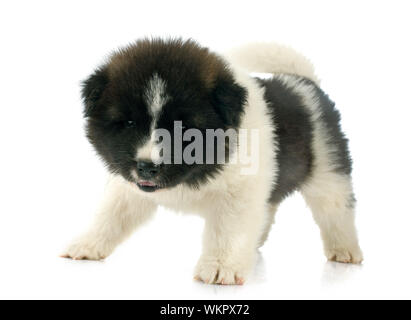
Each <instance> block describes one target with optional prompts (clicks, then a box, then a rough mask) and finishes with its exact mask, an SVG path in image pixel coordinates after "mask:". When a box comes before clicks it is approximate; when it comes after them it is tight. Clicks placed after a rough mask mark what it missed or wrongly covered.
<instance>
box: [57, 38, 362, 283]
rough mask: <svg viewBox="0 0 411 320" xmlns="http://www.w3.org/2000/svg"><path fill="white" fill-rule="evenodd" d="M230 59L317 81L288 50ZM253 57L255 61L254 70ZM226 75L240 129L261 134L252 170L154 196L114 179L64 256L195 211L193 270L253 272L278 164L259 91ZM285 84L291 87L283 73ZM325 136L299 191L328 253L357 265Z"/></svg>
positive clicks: (211, 275)
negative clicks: (244, 95)
mask: <svg viewBox="0 0 411 320" xmlns="http://www.w3.org/2000/svg"><path fill="white" fill-rule="evenodd" d="M260 49H264V50H260ZM244 50H245V51H244ZM262 51H264V52H262ZM231 58H232V59H233V60H231V62H237V63H239V65H240V67H249V68H250V69H249V70H247V71H257V72H273V73H276V72H285V73H296V74H299V75H304V76H306V77H308V78H311V79H313V80H316V81H317V78H316V77H315V75H314V71H313V68H312V65H311V64H310V63H309V62H308V61H307V60H305V58H302V57H301V56H300V55H298V54H296V53H295V52H294V51H293V50H291V49H288V48H287V49H286V48H283V47H279V46H274V45H271V46H263V45H253V46H249V47H246V49H243V51H241V50H240V51H237V54H234V55H231ZM254 60H258V61H257V63H256V64H254V65H253V64H252V63H251V62H252V61H254ZM232 70H233V72H234V74H235V78H236V79H237V82H238V83H239V84H240V85H241V86H243V87H245V88H246V89H247V91H248V99H247V104H246V106H245V114H244V116H243V118H242V123H241V126H240V127H241V128H243V129H248V130H250V129H259V133H260V134H259V137H260V139H259V144H260V145H259V152H260V154H259V164H258V168H259V170H258V172H257V173H256V174H255V175H242V174H241V170H242V164H241V163H235V164H229V165H226V167H225V169H224V170H223V172H222V173H221V174H220V175H218V176H217V177H215V178H214V179H212V180H210V181H209V182H208V183H207V184H204V185H202V186H201V188H200V189H199V190H194V189H190V188H187V187H185V186H182V185H178V186H176V187H174V188H172V189H164V190H158V191H156V192H153V193H145V192H143V191H140V190H139V189H138V188H137V187H136V186H134V185H132V184H131V183H129V182H127V181H125V180H124V179H123V178H121V177H120V176H114V177H112V178H111V180H110V182H109V184H108V188H107V197H106V199H105V201H104V202H103V205H102V206H101V208H100V210H99V212H98V215H97V219H96V221H95V223H94V225H93V226H92V228H91V230H90V231H89V232H88V233H87V234H86V235H85V236H83V237H81V238H80V239H79V240H78V241H76V242H74V244H73V245H72V246H70V247H69V249H68V250H67V251H66V253H65V254H64V256H67V257H72V258H75V259H79V258H87V259H101V258H105V257H107V256H108V255H109V254H110V253H111V252H112V251H113V249H114V248H115V246H116V245H118V244H119V243H120V242H121V241H122V240H123V239H124V238H126V236H127V235H129V234H130V233H131V232H132V231H133V230H134V229H135V227H137V226H139V225H140V224H141V223H143V222H144V221H146V220H147V219H148V218H149V217H150V216H151V215H152V213H153V212H154V211H155V208H156V207H157V205H162V206H166V207H168V208H171V209H174V210H175V211H178V212H187V213H197V214H199V215H201V216H202V217H204V219H205V221H206V223H205V230H204V236H203V239H204V240H203V253H202V255H201V257H200V259H199V262H198V264H197V267H196V269H195V277H196V278H197V279H200V280H202V281H204V282H206V283H221V284H242V283H243V282H244V280H245V279H246V277H247V274H248V273H249V272H250V270H251V269H252V267H253V264H254V261H255V256H256V249H257V247H258V246H259V245H260V244H261V242H263V240H264V239H265V238H266V237H267V235H268V231H269V226H270V225H271V222H272V221H273V219H274V212H275V208H273V207H271V206H270V205H269V204H268V199H269V196H270V192H271V190H272V186H273V181H274V182H275V181H276V177H277V170H278V166H277V163H276V161H275V152H276V143H275V141H276V139H275V136H274V131H275V128H273V124H272V121H271V119H270V116H269V115H268V112H267V105H266V103H265V101H264V99H263V95H264V91H263V89H261V88H260V87H259V86H258V85H257V84H256V83H255V81H254V80H253V79H252V78H250V77H249V76H248V74H247V73H246V72H244V71H242V70H239V69H238V68H236V67H234V66H233V65H232ZM154 82H155V83H156V84H155V85H153V87H156V88H158V87H159V86H158V85H159V84H161V81H160V82H159V81H157V80H156V81H154ZM284 82H287V83H289V84H290V86H292V85H293V84H292V83H290V82H288V79H287V78H286V76H284ZM160 87H161V85H160ZM296 90H298V91H299V93H301V94H302V95H304V96H307V100H306V105H307V107H309V108H311V110H312V111H313V117H314V118H315V117H318V114H317V113H316V112H317V109H316V101H315V100H314V99H311V98H312V96H310V88H309V87H304V88H297V89H296ZM149 91H150V94H149V95H148V96H150V97H153V95H152V92H158V90H157V91H156V90H154V91H153V90H151V89H150V90H149ZM159 96H161V95H159ZM157 98H158V96H157V95H156V94H154V98H153V99H152V101H154V102H156V103H154V105H155V106H156V107H154V108H153V111H155V112H158V108H157V107H158V106H159V104H158V103H157V102H158V99H157ZM314 118H313V121H316V119H314ZM317 122H318V121H317ZM326 139H327V138H326V136H325V133H324V131H323V130H322V128H321V124H319V125H318V127H316V128H315V143H314V146H315V153H316V155H315V158H316V159H317V160H316V164H315V165H316V168H315V172H314V174H313V178H312V180H311V181H310V182H309V183H307V185H306V186H304V190H303V194H304V196H305V198H306V200H307V203H308V204H309V205H310V207H311V208H312V210H313V212H314V218H315V220H316V221H317V223H318V224H319V226H320V228H321V233H322V235H323V239H324V243H325V249H326V254H327V256H328V257H329V258H335V259H336V260H338V261H344V262H348V261H351V262H359V261H360V260H361V254H360V251H359V247H358V244H357V240H356V234H355V229H354V227H353V213H352V211H350V210H349V209H348V208H347V206H345V201H346V200H347V197H348V195H351V193H350V192H351V184H350V181H349V179H348V177H343V176H340V175H335V174H332V173H331V171H330V169H331V165H332V161H331V160H332V159H331V152H330V151H332V150H329V149H327V145H326V144H325V141H326ZM239 143H240V144H241V143H247V142H241V141H240V142H239ZM240 147H241V145H240V146H239V148H240ZM147 150H148V149H147ZM147 150H146V151H147ZM237 151H238V150H237ZM145 153H146V152H144V154H145ZM141 154H142V153H141ZM250 186H252V187H250Z"/></svg>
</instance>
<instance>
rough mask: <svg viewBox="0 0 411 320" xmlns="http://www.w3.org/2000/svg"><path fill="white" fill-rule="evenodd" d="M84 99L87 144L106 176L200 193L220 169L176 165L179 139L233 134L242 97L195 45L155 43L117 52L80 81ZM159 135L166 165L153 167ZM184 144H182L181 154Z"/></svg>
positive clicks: (218, 62)
mask: <svg viewBox="0 0 411 320" xmlns="http://www.w3.org/2000/svg"><path fill="white" fill-rule="evenodd" d="M82 97H83V101H84V105H85V108H84V114H85V117H86V119H87V125H86V131H87V137H88V139H89V140H90V142H91V143H92V144H93V146H94V147H95V149H96V150H97V152H98V153H99V155H100V156H101V157H102V159H103V160H104V162H105V163H106V164H107V166H108V168H109V170H110V171H112V172H113V173H117V174H121V175H122V176H123V177H124V178H125V179H127V180H129V181H131V182H134V183H136V184H137V185H138V186H139V187H140V189H142V190H144V191H156V190H158V189H161V188H171V187H173V186H176V185H178V184H181V183H184V184H187V185H189V186H191V187H198V186H199V185H200V184H201V183H204V182H205V181H207V179H208V178H210V177H213V176H214V175H215V174H216V173H218V172H219V170H221V168H222V166H221V165H220V164H217V163H215V162H214V163H209V161H205V160H204V161H203V163H200V164H199V163H190V164H188V163H185V161H181V159H180V160H179V161H176V158H175V152H174V150H176V148H177V147H176V143H177V141H181V137H180V139H178V138H179V137H177V135H181V134H183V135H184V132H185V131H187V130H189V129H198V131H200V132H202V133H204V136H205V132H206V130H207V129H214V130H216V129H223V130H227V129H229V128H232V129H237V128H238V126H239V124H240V121H241V116H242V113H243V108H244V104H245V100H246V91H245V89H244V88H242V87H241V86H239V85H238V84H237V83H236V82H235V80H234V78H233V75H232V73H231V71H230V70H229V69H228V67H227V66H226V64H225V62H224V61H223V60H222V59H220V58H219V57H218V56H216V55H215V54H213V53H211V52H209V51H208V50H207V49H205V48H202V47H200V46H199V45H197V44H196V43H195V42H193V41H182V40H160V39H156V40H141V41H137V42H136V43H135V44H133V45H130V46H128V47H126V48H124V49H121V50H119V51H117V52H115V53H114V54H113V55H112V56H111V57H110V58H109V60H108V62H107V63H106V64H104V65H102V66H101V67H99V68H98V69H97V70H96V71H95V72H94V73H93V74H92V75H91V76H90V77H89V78H88V79H87V80H85V81H84V83H83V90H82ZM176 124H177V126H178V125H179V126H180V128H177V130H176ZM158 129H164V130H167V131H168V132H169V133H170V138H171V139H170V141H169V142H170V143H171V144H170V147H169V149H163V150H162V151H161V153H164V152H166V153H169V155H170V159H171V163H156V162H155V161H153V158H152V157H153V154H155V152H153V149H155V148H156V147H157V146H158V143H159V142H160V141H159V140H158V139H156V137H155V135H154V134H153V132H156V131H157V130H158ZM189 143H190V141H183V143H182V147H183V149H184V147H185V146H186V145H187V144H189ZM223 143H224V142H223ZM204 148H205V149H206V148H207V147H206V146H204ZM215 148H218V146H215ZM205 156H206V155H205V153H204V158H205ZM180 158H181V157H180ZM206 162H207V163H208V164H206Z"/></svg>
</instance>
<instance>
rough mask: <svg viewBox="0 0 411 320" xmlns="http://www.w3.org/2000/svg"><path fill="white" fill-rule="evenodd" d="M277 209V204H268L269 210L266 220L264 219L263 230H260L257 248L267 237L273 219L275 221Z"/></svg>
mask: <svg viewBox="0 0 411 320" xmlns="http://www.w3.org/2000/svg"><path fill="white" fill-rule="evenodd" d="M277 209H278V204H271V205H269V210H268V212H267V215H266V221H265V224H264V227H263V230H262V232H261V236H260V240H259V244H258V247H259V248H261V247H262V246H263V245H264V244H265V242H266V241H267V239H268V236H269V234H270V231H271V228H272V225H273V224H274V221H275V214H276V213H277Z"/></svg>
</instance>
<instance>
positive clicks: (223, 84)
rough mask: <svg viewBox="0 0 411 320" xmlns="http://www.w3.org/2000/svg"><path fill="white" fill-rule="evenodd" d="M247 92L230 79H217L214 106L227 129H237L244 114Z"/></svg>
mask: <svg viewBox="0 0 411 320" xmlns="http://www.w3.org/2000/svg"><path fill="white" fill-rule="evenodd" d="M246 100H247V91H246V90H245V89H244V88H243V87H241V86H240V85H238V84H237V83H235V81H234V79H233V78H232V77H231V76H230V77H227V76H225V77H222V78H219V79H217V81H216V84H215V87H214V91H213V104H214V108H215V110H216V111H217V113H218V114H219V115H220V116H221V118H222V119H223V121H224V123H225V124H226V126H227V127H233V128H237V127H238V126H239V125H240V120H241V116H242V114H243V113H244V105H245V102H246Z"/></svg>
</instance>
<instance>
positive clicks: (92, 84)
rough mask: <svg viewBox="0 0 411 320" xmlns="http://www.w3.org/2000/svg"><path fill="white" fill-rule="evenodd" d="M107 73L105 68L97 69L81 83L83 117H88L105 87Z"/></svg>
mask: <svg viewBox="0 0 411 320" xmlns="http://www.w3.org/2000/svg"><path fill="white" fill-rule="evenodd" d="M107 83H108V75H107V70H106V69H97V70H96V71H94V73H93V74H92V75H90V76H89V77H88V78H87V79H86V80H84V81H83V83H82V89H81V97H82V98H83V103H84V117H89V116H90V115H91V113H92V112H93V109H94V108H95V106H96V104H97V102H98V100H99V99H100V98H101V95H102V93H103V91H104V89H105V88H106V86H107Z"/></svg>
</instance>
